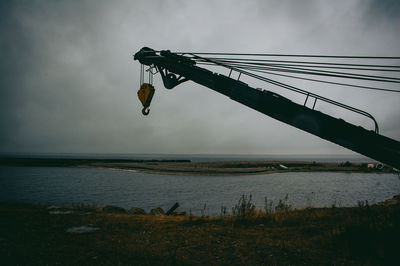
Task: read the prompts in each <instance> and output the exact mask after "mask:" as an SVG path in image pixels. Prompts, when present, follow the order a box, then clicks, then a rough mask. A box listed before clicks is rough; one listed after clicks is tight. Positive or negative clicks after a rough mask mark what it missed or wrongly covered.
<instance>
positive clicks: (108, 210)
mask: <svg viewBox="0 0 400 266" xmlns="http://www.w3.org/2000/svg"><path fill="white" fill-rule="evenodd" d="M101 211H102V212H106V213H126V210H125V209H124V208H121V207H118V206H112V205H107V206H104V207H102V208H101Z"/></svg>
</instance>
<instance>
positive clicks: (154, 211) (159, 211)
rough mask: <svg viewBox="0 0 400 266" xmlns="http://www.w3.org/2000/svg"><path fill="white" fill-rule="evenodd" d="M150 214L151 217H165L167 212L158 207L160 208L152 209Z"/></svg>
mask: <svg viewBox="0 0 400 266" xmlns="http://www.w3.org/2000/svg"><path fill="white" fill-rule="evenodd" d="M150 214H151V215H164V214H165V212H164V210H163V209H162V208H160V207H158V208H154V209H151V211H150Z"/></svg>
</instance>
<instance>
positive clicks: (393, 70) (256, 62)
mask: <svg viewBox="0 0 400 266" xmlns="http://www.w3.org/2000/svg"><path fill="white" fill-rule="evenodd" d="M210 59H211V58H210ZM225 60H227V59H220V58H218V59H216V61H225ZM268 61H270V60H268ZM271 61H272V60H271ZM199 62H202V60H199ZM226 62H235V63H241V64H248V65H265V66H297V67H305V68H327V69H348V70H359V71H379V72H381V71H382V72H400V66H390V67H391V68H390V69H385V68H382V67H384V66H382V65H380V66H379V67H380V68H368V65H358V66H363V67H340V66H331V65H322V63H321V64H319V65H307V64H305V63H306V62H303V63H300V64H292V63H290V64H285V63H279V62H278V63H262V64H260V63H258V62H259V61H258V60H254V62H250V61H249V62H247V61H244V62H243V61H242V60H234V61H233V60H232V61H231V60H230V61H226ZM274 62H275V61H274ZM332 65H335V64H332ZM346 65H349V66H350V65H352V64H346ZM364 66H365V67H364ZM369 67H372V66H371V65H369ZM395 67H398V69H392V68H395Z"/></svg>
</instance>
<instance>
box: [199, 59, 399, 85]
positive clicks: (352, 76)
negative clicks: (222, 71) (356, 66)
mask: <svg viewBox="0 0 400 266" xmlns="http://www.w3.org/2000/svg"><path fill="white" fill-rule="evenodd" d="M216 62H217V61H216ZM220 63H225V62H220ZM200 64H201V63H200ZM226 65H227V66H232V67H237V68H241V69H246V70H269V71H277V72H288V73H295V74H302V75H318V76H326V77H333V78H348V79H358V80H369V81H378V82H391V83H400V79H399V78H391V77H380V76H372V75H363V74H355V73H345V72H333V71H323V70H308V69H304V70H303V69H301V68H293V67H268V66H248V65H243V64H234V63H228V64H226Z"/></svg>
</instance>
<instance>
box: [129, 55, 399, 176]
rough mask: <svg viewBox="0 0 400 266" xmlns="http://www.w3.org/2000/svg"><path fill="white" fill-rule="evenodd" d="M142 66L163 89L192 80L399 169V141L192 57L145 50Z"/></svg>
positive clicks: (275, 117) (140, 59)
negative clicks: (201, 64)
mask: <svg viewBox="0 0 400 266" xmlns="http://www.w3.org/2000/svg"><path fill="white" fill-rule="evenodd" d="M134 59H135V60H138V61H139V62H140V63H141V64H144V65H147V66H151V67H155V68H156V69H157V70H158V71H159V72H160V74H161V77H162V80H163V83H164V86H165V87H166V88H167V89H172V88H173V87H175V86H177V85H178V84H180V83H182V82H184V81H187V80H192V81H194V82H196V83H198V84H200V85H203V86H205V87H208V88H210V89H212V90H214V91H217V92H219V93H221V94H223V95H226V96H228V97H229V98H230V99H232V100H234V101H236V102H239V103H241V104H244V105H246V106H248V107H250V108H252V109H254V110H257V111H259V112H261V113H263V114H265V115H268V116H270V117H272V118H274V119H277V120H279V121H281V122H284V123H286V124H289V125H291V126H294V127H296V128H298V129H301V130H303V131H306V132H308V133H311V134H313V135H315V136H318V137H320V138H322V139H325V140H328V141H331V142H333V143H336V144H338V145H341V146H343V147H345V148H348V149H350V150H352V151H355V152H358V153H360V154H362V155H365V156H367V157H370V158H372V159H374V160H377V161H379V162H382V163H385V164H388V165H390V166H392V167H395V168H397V169H400V142H398V141H396V140H394V139H391V138H388V137H385V136H383V135H380V134H378V133H377V131H378V128H377V123H376V121H375V119H373V117H372V116H370V115H369V114H368V113H366V114H367V116H369V117H370V118H372V119H373V120H374V123H375V126H376V128H375V129H376V131H375V132H374V131H371V130H367V129H365V128H363V127H361V126H356V125H353V124H351V123H349V122H346V121H344V120H343V119H338V118H335V117H332V116H330V115H327V114H324V113H322V112H320V111H317V110H314V109H311V108H309V107H307V106H305V105H300V104H297V103H295V102H292V101H291V100H289V99H287V98H285V97H283V96H281V95H279V94H276V93H274V92H271V91H267V90H261V89H256V88H252V87H250V86H249V85H248V84H246V83H244V82H241V81H239V80H236V79H233V78H230V77H228V76H225V75H222V74H218V73H213V72H211V71H209V70H207V69H204V68H201V67H198V66H196V62H195V61H193V60H191V59H190V58H189V57H186V56H182V55H178V54H175V53H172V52H170V51H161V52H156V51H155V50H153V49H150V48H147V47H144V48H142V49H141V50H140V51H139V52H137V53H136V54H135V55H134Z"/></svg>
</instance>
